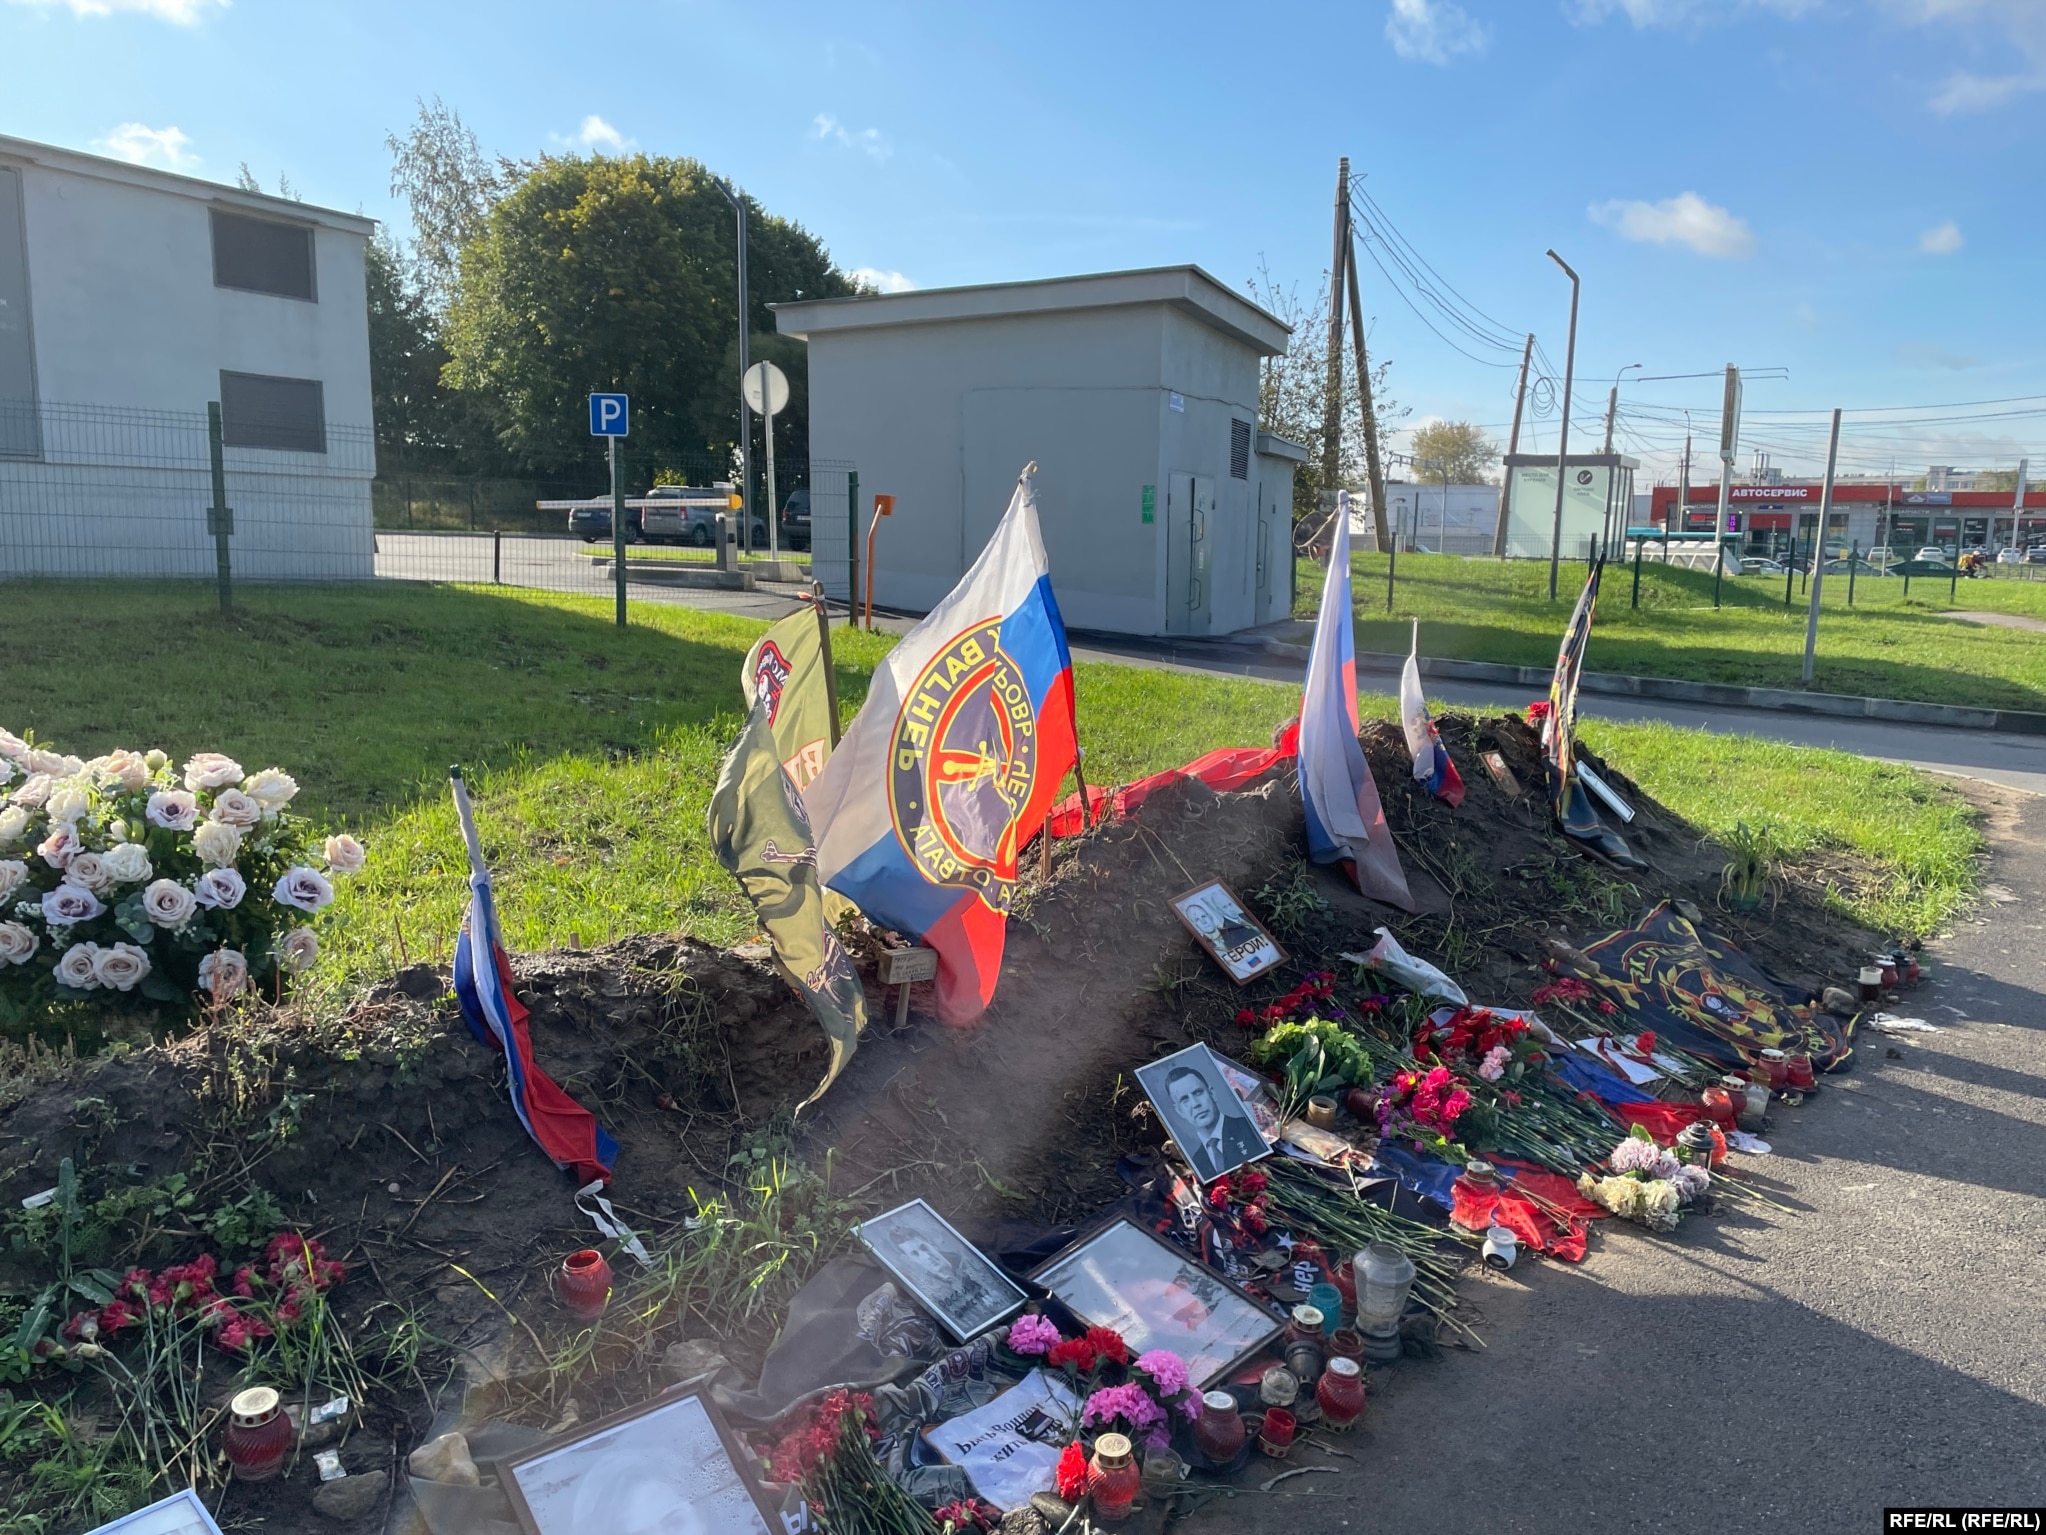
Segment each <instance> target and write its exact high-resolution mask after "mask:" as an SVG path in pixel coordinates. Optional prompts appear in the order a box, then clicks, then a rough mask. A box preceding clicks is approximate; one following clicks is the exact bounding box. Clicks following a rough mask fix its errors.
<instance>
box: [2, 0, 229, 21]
mask: <svg viewBox="0 0 2046 1535" xmlns="http://www.w3.org/2000/svg"><path fill="white" fill-rule="evenodd" d="M11 3H12V4H15V5H27V6H33V7H34V8H35V9H37V10H39V11H48V10H55V9H56V8H57V7H58V6H62V7H63V8H64V9H65V10H67V11H69V12H70V13H71V14H72V15H74V16H113V15H116V14H118V13H120V12H124V11H125V12H133V13H135V14H137V15H141V16H154V17H155V18H156V19H157V20H159V21H168V22H173V23H175V24H176V25H178V26H181V27H189V26H195V25H197V24H198V22H199V21H200V20H201V19H202V18H203V17H204V16H205V15H206V13H207V12H209V11H215V10H222V11H224V10H226V9H227V6H228V0H11Z"/></svg>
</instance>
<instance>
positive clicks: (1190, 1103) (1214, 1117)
mask: <svg viewBox="0 0 2046 1535" xmlns="http://www.w3.org/2000/svg"><path fill="white" fill-rule="evenodd" d="M1137 1081H1138V1082H1140V1083H1141V1084H1142V1085H1143V1088H1144V1092H1145V1094H1146V1095H1147V1096H1148V1097H1149V1098H1150V1100H1151V1102H1152V1104H1153V1105H1154V1106H1156V1108H1157V1110H1158V1117H1159V1118H1160V1119H1162V1120H1163V1121H1164V1123H1165V1131H1166V1133H1167V1134H1168V1135H1170V1136H1171V1137H1172V1139H1173V1141H1174V1143H1175V1144H1177V1145H1178V1147H1179V1149H1180V1152H1181V1154H1182V1155H1184V1156H1185V1158H1186V1160H1187V1164H1188V1165H1189V1166H1190V1167H1192V1168H1193V1172H1194V1176H1195V1177H1196V1178H1198V1179H1200V1180H1201V1182H1203V1183H1212V1182H1214V1181H1215V1179H1217V1178H1219V1177H1221V1176H1222V1175H1223V1174H1224V1173H1226V1172H1231V1171H1233V1170H1234V1169H1236V1168H1238V1167H1241V1166H1242V1165H1243V1164H1244V1163H1245V1162H1251V1161H1255V1160H1256V1159H1257V1158H1259V1157H1261V1156H1264V1155H1266V1154H1267V1153H1269V1152H1270V1151H1271V1149H1272V1148H1271V1147H1270V1146H1269V1145H1268V1144H1267V1143H1266V1141H1265V1138H1264V1137H1263V1136H1262V1135H1260V1134H1259V1133H1258V1128H1257V1125H1256V1123H1255V1122H1254V1121H1253V1120H1252V1119H1251V1117H1250V1114H1249V1111H1248V1110H1246V1109H1245V1108H1244V1106H1243V1102H1242V1100H1241V1099H1239V1098H1238V1097H1237V1096H1236V1094H1235V1092H1234V1091H1232V1090H1231V1088H1230V1086H1229V1084H1228V1081H1227V1080H1226V1079H1225V1078H1224V1077H1223V1075H1222V1067H1221V1063H1220V1062H1219V1061H1217V1060H1216V1059H1215V1056H1214V1054H1213V1052H1212V1051H1210V1050H1209V1049H1208V1047H1207V1046H1206V1045H1190V1046H1188V1047H1187V1048H1186V1049H1184V1050H1181V1051H1179V1052H1178V1053H1177V1054H1175V1055H1168V1056H1166V1057H1165V1058H1164V1059H1163V1060H1161V1061H1153V1062H1152V1063H1151V1064H1150V1065H1148V1066H1143V1067H1140V1068H1138V1071H1137Z"/></svg>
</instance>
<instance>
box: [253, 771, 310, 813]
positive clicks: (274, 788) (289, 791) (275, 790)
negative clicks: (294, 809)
mask: <svg viewBox="0 0 2046 1535" xmlns="http://www.w3.org/2000/svg"><path fill="white" fill-rule="evenodd" d="M242 788H243V789H244V790H246V791H247V793H248V795H249V797H250V798H251V799H253V800H255V801H256V803H257V804H259V805H261V806H262V807H263V814H264V815H265V816H266V817H267V816H274V815H276V814H277V812H278V811H280V810H282V809H283V808H284V807H285V806H286V805H288V804H290V803H291V802H292V800H293V799H294V798H295V797H296V796H297V794H298V780H297V779H296V778H293V777H292V776H291V775H290V774H289V773H287V772H285V771H284V769H283V768H274V767H273V768H264V769H263V771H262V772H260V773H256V774H254V775H252V776H251V777H250V779H249V781H248V782H247V783H245V784H243V785H242Z"/></svg>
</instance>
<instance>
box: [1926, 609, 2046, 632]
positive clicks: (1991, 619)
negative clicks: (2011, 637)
mask: <svg viewBox="0 0 2046 1535" xmlns="http://www.w3.org/2000/svg"><path fill="white" fill-rule="evenodd" d="M1942 616H1943V617H1946V618H1961V619H1966V620H1967V621H1968V622H1969V623H1971V624H1996V625H1998V626H1999V627H2001V628H2004V629H2033V630H2037V631H2038V632H2039V633H2041V634H2046V618H2027V617H2026V616H2025V615H2024V614H2022V613H1962V612H1958V611H1956V612H1951V613H1946V614H1943V615H1942Z"/></svg>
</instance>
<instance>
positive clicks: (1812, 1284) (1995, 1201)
mask: <svg viewBox="0 0 2046 1535" xmlns="http://www.w3.org/2000/svg"><path fill="white" fill-rule="evenodd" d="M1986 792H1988V793H1991V794H1993V793H1994V791H1986ZM1996 799H1997V801H1998V803H1996V804H1995V805H1994V806H1993V807H1992V808H1991V812H1990V815H1991V829H1992V836H1993V843H1994V862H1993V864H1992V867H1991V869H1990V877H1991V879H1992V881H1993V882H1994V883H1993V885H1992V890H1993V891H1995V893H1997V894H2000V895H2003V896H2005V897H2007V898H2008V899H2006V900H2004V901H2002V902H1994V901H1992V903H1991V904H1990V905H1989V906H1988V907H1986V909H1985V911H1984V912H1983V914H1982V915H1981V916H1979V917H1978V918H1976V919H1973V920H1969V921H1965V922H1963V923H1962V924H1961V925H1960V926H1959V928H1958V929H1957V931H1956V932H1955V933H1954V934H1953V935H1952V936H1951V937H1949V938H1946V939H1944V940H1942V941H1940V942H1939V943H1938V944H1936V945H1934V946H1933V979H1932V981H1931V983H1930V984H1929V985H1927V986H1924V987H1922V988H1920V989H1919V990H1918V991H1917V992H1915V993H1913V994H1911V995H1910V1000H1909V1004H1908V1007H1907V1008H1906V1011H1907V1012H1909V1013H1911V1014H1915V1015H1921V1016H1923V1017H1924V1018H1925V1019H1926V1020H1927V1021H1928V1022H1931V1023H1933V1024H1936V1025H1937V1026H1939V1027H1940V1028H1941V1029H1942V1030H1943V1031H1944V1032H1942V1033H1939V1034H1936V1035H1905V1036H1902V1037H1901V1038H1898V1039H1896V1040H1894V1041H1892V1040H1886V1039H1885V1038H1884V1037H1882V1036H1881V1035H1876V1034H1870V1035H1868V1036H1867V1037H1866V1038H1865V1039H1864V1040H1863V1041H1862V1044H1861V1049H1860V1052H1859V1058H1858V1059H1857V1061H1856V1062H1855V1064H1854V1066H1853V1067H1852V1069H1851V1070H1850V1071H1848V1072H1847V1073H1845V1074H1842V1075H1838V1076H1834V1077H1830V1078H1827V1079H1826V1082H1825V1088H1824V1090H1823V1091H1822V1092H1821V1093H1820V1094H1819V1095H1818V1096H1817V1097H1815V1098H1813V1099H1811V1100H1809V1101H1808V1102H1807V1103H1805V1104H1804V1105H1802V1106H1801V1107H1799V1108H1795V1109H1786V1108H1781V1107H1779V1108H1778V1109H1777V1110H1776V1112H1775V1114H1774V1116H1773V1120H1774V1122H1773V1123H1772V1124H1771V1125H1770V1127H1769V1129H1768V1131H1767V1132H1766V1134H1767V1138H1768V1139H1769V1140H1770V1141H1771V1142H1773V1143H1774V1145H1775V1148H1776V1152H1775V1155H1773V1156H1770V1157H1766V1158H1749V1159H1745V1160H1746V1161H1747V1163H1748V1164H1749V1165H1751V1166H1753V1167H1754V1168H1755V1169H1756V1170H1757V1172H1758V1173H1760V1174H1762V1175H1764V1176H1766V1178H1767V1179H1768V1180H1769V1182H1770V1184H1771V1185H1772V1186H1773V1189H1774V1193H1773V1195H1772V1197H1774V1198H1776V1199H1777V1200H1778V1201H1779V1202H1781V1203H1784V1204H1788V1205H1790V1206H1792V1207H1793V1208H1795V1209H1796V1210H1797V1211H1798V1213H1797V1214H1795V1215H1789V1214H1779V1213H1777V1212H1775V1211H1767V1210H1764V1211H1760V1212H1759V1213H1750V1211H1751V1210H1752V1207H1749V1208H1747V1209H1738V1210H1737V1212H1736V1213H1733V1214H1730V1215H1720V1216H1710V1217H1703V1218H1699V1219H1694V1220H1692V1221H1689V1222H1687V1223H1686V1224H1685V1226H1684V1227H1683V1228H1682V1229H1681V1230H1679V1231H1678V1232H1677V1233H1676V1234H1675V1235H1674V1236H1672V1237H1667V1238H1659V1237H1652V1236H1649V1235H1647V1234H1646V1233H1644V1232H1640V1231H1638V1230H1636V1229H1633V1228H1621V1227H1619V1226H1618V1223H1617V1222H1612V1221H1605V1222H1601V1223H1600V1226H1601V1234H1600V1235H1599V1236H1597V1237H1595V1238H1594V1239H1593V1245H1592V1250H1591V1254H1590V1256H1589V1258H1588V1259H1587V1261H1586V1262H1585V1263H1584V1264H1583V1265H1582V1266H1580V1267H1576V1268H1571V1267H1566V1266H1563V1265H1560V1264H1552V1263H1546V1262H1538V1263H1533V1264H1530V1265H1528V1266H1526V1267H1522V1268H1516V1269H1515V1270H1514V1271H1513V1272H1512V1273H1511V1274H1507V1275H1496V1274H1492V1273H1491V1272H1490V1271H1486V1270H1480V1271H1479V1272H1478V1274H1477V1275H1475V1276H1474V1277H1473V1278H1472V1280H1471V1281H1469V1282H1468V1283H1467V1284H1466V1286H1465V1287H1464V1288H1465V1294H1466V1296H1467V1298H1468V1301H1467V1303H1468V1304H1469V1305H1470V1306H1471V1307H1472V1308H1473V1309H1474V1310H1475V1311H1477V1312H1481V1313H1482V1316H1483V1324H1482V1329H1481V1330H1482V1331H1483V1333H1484V1335H1485V1337H1486V1340H1487V1342H1488V1344H1489V1348H1488V1349H1487V1351H1486V1352H1485V1353H1483V1354H1463V1353H1452V1354H1449V1355H1446V1356H1445V1357H1444V1358H1443V1359H1441V1360H1439V1361H1436V1362H1433V1363H1424V1362H1420V1361H1411V1360H1410V1361H1403V1362H1402V1363H1401V1364H1399V1365H1398V1366H1397V1367H1395V1368H1394V1369H1392V1370H1390V1371H1388V1372H1385V1373H1384V1375H1383V1376H1382V1377H1380V1378H1379V1379H1377V1380H1375V1381H1374V1391H1375V1399H1374V1402H1373V1405H1372V1407H1371V1409H1370V1410H1369V1413H1368V1414H1367V1420H1366V1425H1365V1426H1364V1427H1363V1428H1362V1429H1361V1430H1359V1431H1357V1432H1354V1433H1353V1434H1352V1435H1351V1436H1350V1438H1349V1440H1348V1442H1346V1443H1345V1444H1344V1448H1345V1449H1347V1450H1349V1451H1351V1452H1352V1453H1353V1454H1354V1455H1356V1456H1357V1457H1358V1458H1357V1459H1356V1460H1354V1461H1345V1460H1329V1459H1326V1458H1324V1457H1320V1456H1317V1455H1314V1454H1312V1453H1305V1454H1301V1455H1299V1456H1296V1459H1295V1460H1294V1461H1292V1462H1290V1463H1289V1464H1294V1465H1311V1464H1330V1465H1335V1466H1337V1467H1339V1468H1341V1472H1340V1474H1338V1475H1335V1476H1313V1477H1300V1478H1296V1479H1294V1480H1292V1481H1289V1482H1288V1483H1286V1484H1285V1486H1284V1487H1282V1488H1280V1489H1277V1490H1276V1491H1275V1492H1273V1493H1272V1494H1269V1495H1266V1494H1259V1493H1254V1492H1253V1493H1251V1494H1248V1495H1246V1496H1242V1497H1238V1498H1236V1499H1233V1500H1231V1501H1229V1502H1226V1503H1220V1504H1216V1505H1211V1506H1210V1507H1209V1508H1208V1509H1206V1510H1203V1511H1202V1512H1201V1513H1200V1514H1197V1515H1196V1516H1194V1517H1193V1518H1191V1519H1189V1520H1186V1521H1184V1522H1183V1523H1182V1524H1181V1526H1180V1528H1182V1529H1185V1530H1188V1531H1191V1532H1198V1535H1207V1532H1211V1531H1214V1532H1219V1531H1225V1530H1228V1531H1237V1530H1242V1531H1252V1532H1256V1535H1279V1532H1284V1535H1334V1532H1338V1531H1342V1532H1352V1531H1354V1532H1365V1531H1372V1532H1376V1531H1384V1532H1387V1535H1418V1532H1424V1531H1425V1532H1428V1535H1463V1532H1471V1535H1479V1532H1483V1535H1494V1532H1498V1531H1502V1530H1512V1531H1528V1532H1533V1535H1606V1532H1612V1535H1620V1532H1634V1531H1642V1530H1699V1529H1711V1530H1740V1531H1744V1532H1756V1535H1766V1532H1774V1531H1785V1532H1797V1535H1831V1532H1835V1531H1837V1532H1839V1535H1861V1532H1865V1531H1873V1530H1877V1529H1880V1528H1881V1527H1882V1524H1881V1511H1882V1509H1883V1508H1884V1507H1886V1506H1908V1505H1914V1504H1915V1505H1924V1504H1936V1505H1937V1504H1991V1505H1995V1504H2002V1505H2005V1506H2014V1505H2025V1506H2031V1505H2037V1504H2039V1503H2041V1502H2042V1501H2046V1471H2042V1469H2041V1461H2040V1451H2039V1446H2040V1444H2041V1443H2042V1442H2046V1307H2042V1306H2041V1305H2040V1303H2039V1288H2038V1275H2039V1262H2040V1254H2041V1235H2040V1233H2041V1232H2042V1231H2046V1171H2042V1169H2046V1096H2042V1089H2046V995H2042V993H2046V917H2042V915H2041V913H2042V912H2046V799H2042V798H2037V797H2024V796H1996ZM1999 887H2000V888H1999ZM1891 1052H1894V1054H1892V1053H1891ZM1616 1228H1618V1229H1616ZM1273 1469H1274V1470H1276V1469H1278V1468H1277V1467H1274V1468H1273Z"/></svg>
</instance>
